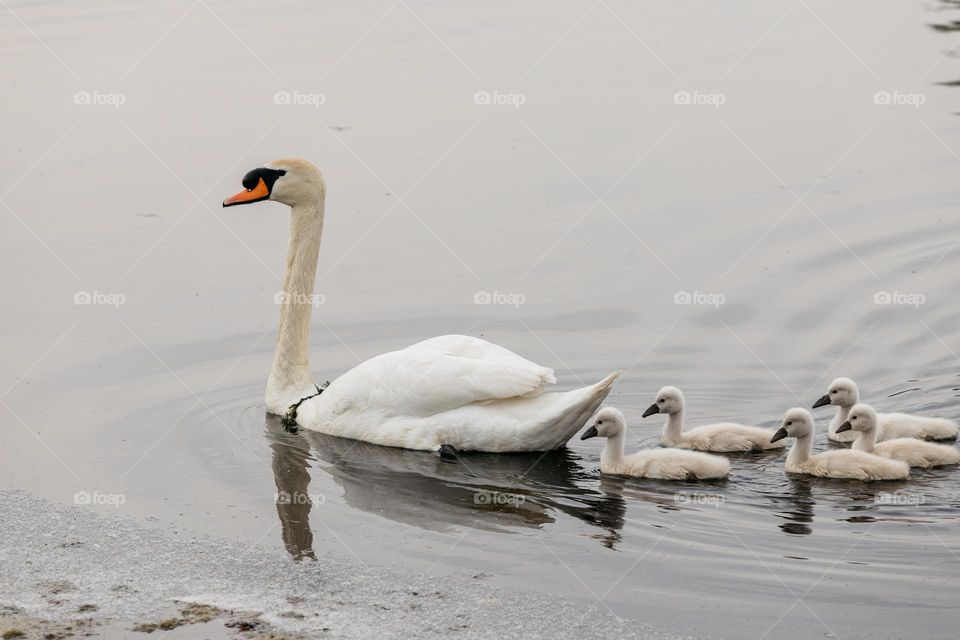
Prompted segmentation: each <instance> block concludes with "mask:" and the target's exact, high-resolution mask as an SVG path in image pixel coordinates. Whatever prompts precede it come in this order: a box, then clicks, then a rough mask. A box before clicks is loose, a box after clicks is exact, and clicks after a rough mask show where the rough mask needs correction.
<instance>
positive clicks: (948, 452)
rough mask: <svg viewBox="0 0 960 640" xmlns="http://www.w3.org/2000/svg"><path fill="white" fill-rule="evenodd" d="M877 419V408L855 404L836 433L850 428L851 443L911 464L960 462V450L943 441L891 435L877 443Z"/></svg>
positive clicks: (854, 447) (938, 464) (927, 465)
mask: <svg viewBox="0 0 960 640" xmlns="http://www.w3.org/2000/svg"><path fill="white" fill-rule="evenodd" d="M878 424H879V421H878V419H877V412H876V411H874V410H873V407H871V406H870V405H868V404H862V403H860V404H855V405H853V407H852V408H851V409H850V415H849V416H848V417H847V421H846V422H844V423H843V424H841V425H840V426H839V427H838V428H837V433H845V432H847V431H852V432H853V433H855V434H857V439H856V440H854V441H853V446H852V447H851V448H852V449H853V450H855V451H865V452H866V453H872V454H874V455H877V456H880V457H882V458H890V459H891V460H902V461H904V462H906V463H907V464H908V465H910V466H911V467H920V468H922V469H929V468H930V467H942V466H944V465H948V464H960V451H958V450H957V448H956V447H952V446H949V445H945V444H933V443H932V442H924V441H923V440H917V439H916V438H894V439H893V440H886V441H884V442H881V443H880V444H877V429H878Z"/></svg>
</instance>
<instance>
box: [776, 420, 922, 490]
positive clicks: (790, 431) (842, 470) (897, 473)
mask: <svg viewBox="0 0 960 640" xmlns="http://www.w3.org/2000/svg"><path fill="white" fill-rule="evenodd" d="M783 438H795V441H794V443H793V446H792V447H791V448H790V453H788V454H787V461H786V463H785V464H784V469H785V470H786V471H787V472H788V473H803V474H807V475H811V476H819V477H821V478H848V479H851V480H870V481H872V480H903V479H905V478H906V477H907V476H909V475H910V467H909V466H907V463H906V462H900V461H899V460H888V459H887V458H881V457H880V456H875V455H873V454H872V453H866V452H864V451H854V450H852V449H835V450H833V451H824V452H822V453H818V454H816V455H813V454H812V452H813V415H812V414H811V413H810V412H809V411H807V410H806V409H800V408H796V409H790V410H789V411H787V413H786V415H784V416H783V422H782V425H781V427H780V428H779V429H778V430H777V432H776V433H775V434H774V436H773V438H772V439H773V441H774V442H776V441H778V440H782V439H783Z"/></svg>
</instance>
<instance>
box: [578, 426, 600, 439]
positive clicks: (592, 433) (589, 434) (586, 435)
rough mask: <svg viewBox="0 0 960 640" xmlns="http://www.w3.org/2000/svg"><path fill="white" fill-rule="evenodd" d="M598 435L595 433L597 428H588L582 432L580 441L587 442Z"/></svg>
mask: <svg viewBox="0 0 960 640" xmlns="http://www.w3.org/2000/svg"><path fill="white" fill-rule="evenodd" d="M598 435H600V434H599V433H597V428H596V427H590V428H589V429H587V430H586V431H584V432H583V435H582V436H580V439H581V440H589V439H590V438H596V437H597V436H598Z"/></svg>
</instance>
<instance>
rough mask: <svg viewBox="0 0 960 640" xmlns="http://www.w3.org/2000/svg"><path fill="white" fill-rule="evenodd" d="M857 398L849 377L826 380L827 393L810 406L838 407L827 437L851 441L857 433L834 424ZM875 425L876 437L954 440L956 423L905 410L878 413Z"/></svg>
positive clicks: (847, 414)
mask: <svg viewBox="0 0 960 640" xmlns="http://www.w3.org/2000/svg"><path fill="white" fill-rule="evenodd" d="M858 402H860V389H859V388H858V387H857V383H856V382H854V381H853V380H851V379H850V378H837V379H836V380H834V381H833V382H831V383H830V388H829V389H827V393H825V394H824V395H822V396H821V397H820V399H819V400H817V401H816V402H815V403H813V408H814V409H816V408H818V407H824V406H826V405H828V404H834V405H837V406H838V407H840V410H839V411H837V415H835V416H833V420H831V421H830V430H829V431H828V432H827V437H828V438H830V439H831V440H833V441H834V442H853V441H854V440H855V439H856V437H857V434H856V433H853V432H850V431H847V432H843V433H837V428H838V427H839V426H840V425H841V424H843V423H844V422H846V420H847V417H848V416H849V414H850V408H851V407H852V406H853V405H855V404H857V403H858ZM877 418H878V419H879V427H878V429H877V440H880V441H883V440H892V439H893V438H920V439H921V440H954V439H956V437H957V423H956V422H954V421H953V420H947V419H945V418H927V417H925V416H915V415H911V414H908V413H878V414H877Z"/></svg>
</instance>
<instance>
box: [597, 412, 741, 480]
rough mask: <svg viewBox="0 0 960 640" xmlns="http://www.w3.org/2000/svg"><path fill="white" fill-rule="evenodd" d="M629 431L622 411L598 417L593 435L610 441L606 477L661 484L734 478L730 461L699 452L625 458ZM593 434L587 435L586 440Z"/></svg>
mask: <svg viewBox="0 0 960 640" xmlns="http://www.w3.org/2000/svg"><path fill="white" fill-rule="evenodd" d="M625 428H626V421H625V420H624V418H623V414H622V413H620V411H619V410H617V409H614V408H613V407H605V408H603V409H601V411H600V413H598V414H597V417H596V419H595V420H594V425H593V427H592V429H594V432H593V433H596V435H599V436H602V437H605V438H606V439H607V441H606V443H605V444H604V445H603V451H602V452H601V454H600V471H601V472H602V473H608V474H614V475H622V476H634V477H637V478H656V479H660V480H715V479H719V478H726V477H727V476H728V475H729V474H730V461H729V460H727V459H726V458H724V457H723V456H714V455H710V454H709V453H700V452H698V451H685V450H683V449H646V450H643V451H638V452H636V453H632V454H630V455H624V454H623V447H624V430H625ZM590 434H591V432H590V431H588V432H587V433H585V434H584V436H585V438H586V437H592V435H590Z"/></svg>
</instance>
